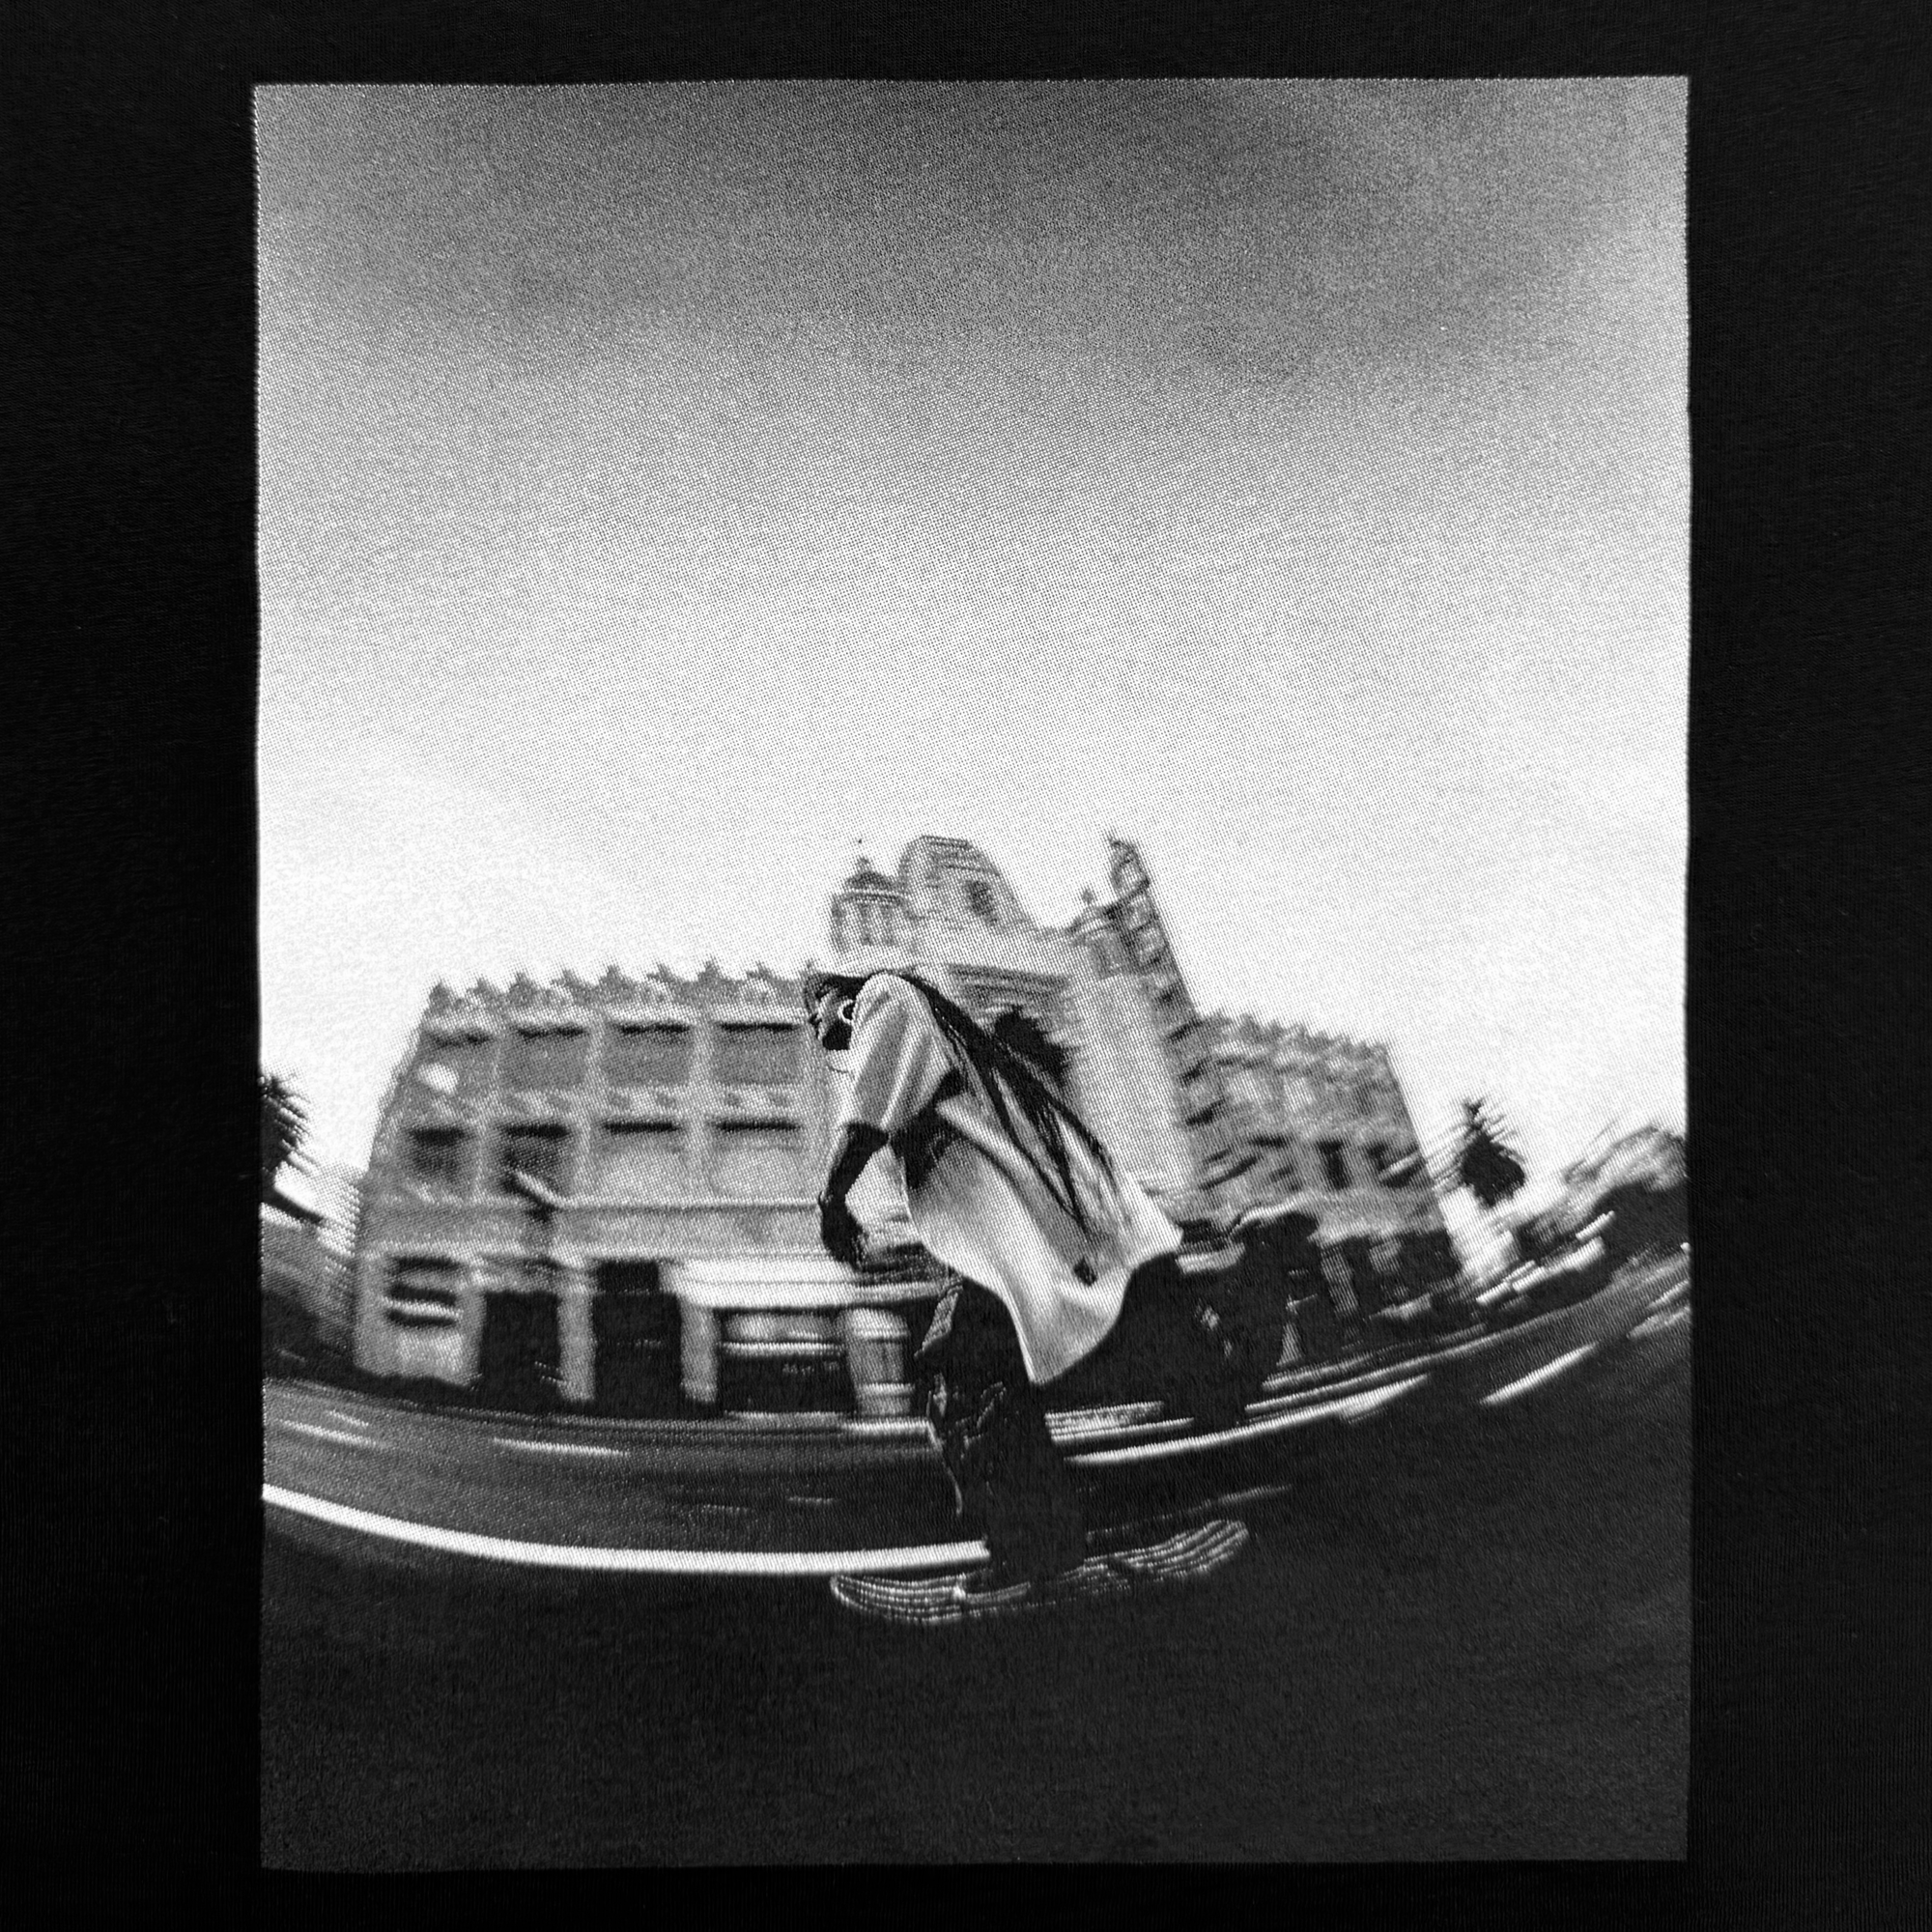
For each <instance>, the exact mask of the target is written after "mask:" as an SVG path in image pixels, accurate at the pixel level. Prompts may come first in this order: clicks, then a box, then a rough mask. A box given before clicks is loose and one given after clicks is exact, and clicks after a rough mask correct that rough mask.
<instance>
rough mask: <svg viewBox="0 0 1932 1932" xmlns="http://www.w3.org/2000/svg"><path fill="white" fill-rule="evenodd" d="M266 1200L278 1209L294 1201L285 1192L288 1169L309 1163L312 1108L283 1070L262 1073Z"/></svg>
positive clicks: (263, 1154) (264, 1198)
mask: <svg viewBox="0 0 1932 1932" xmlns="http://www.w3.org/2000/svg"><path fill="white" fill-rule="evenodd" d="M261 1092H262V1199H263V1201H264V1202H265V1203H267V1204H269V1205H270V1206H273V1207H276V1208H289V1207H290V1206H291V1205H292V1204H291V1203H290V1202H289V1200H288V1198H287V1197H286V1196H285V1195H284V1194H283V1193H282V1189H281V1179H282V1175H283V1173H284V1171H285V1170H288V1169H290V1168H293V1169H295V1170H297V1171H298V1172H299V1171H300V1170H301V1169H303V1168H305V1167H306V1166H307V1165H308V1156H307V1153H306V1151H305V1150H306V1146H307V1141H308V1108H307V1106H306V1105H305V1104H304V1103H303V1101H302V1097H301V1095H300V1094H298V1093H297V1092H296V1090H295V1087H294V1085H293V1084H292V1083H291V1082H289V1081H288V1080H285V1079H284V1078H283V1077H282V1076H281V1075H280V1074H279V1073H264V1074H262V1075H261Z"/></svg>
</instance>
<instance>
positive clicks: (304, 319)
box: [257, 79, 1690, 1168]
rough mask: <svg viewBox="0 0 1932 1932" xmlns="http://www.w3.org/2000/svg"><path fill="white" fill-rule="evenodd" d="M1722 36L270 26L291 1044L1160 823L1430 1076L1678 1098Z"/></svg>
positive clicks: (1246, 954) (1049, 858) (1518, 1101)
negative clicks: (1023, 34)
mask: <svg viewBox="0 0 1932 1932" xmlns="http://www.w3.org/2000/svg"><path fill="white" fill-rule="evenodd" d="M1684 114H1685V88H1684V85H1683V83H1682V82H1681V81H1677V80H1668V79H1666V80H1626V81H1574V82H1481V83H1460V82H1459V83H1441V84H1437V83H1418V82H1381V83H1377V82H1361V83H1346V84H1340V83H1328V82H1296V83H1281V82H1187V83H1147V82H1127V83H1118V84H1113V83H1109V84H1090V83H1059V84H1040V85H1031V84H1030V85H1015V86H1004V85H1003V86H976V87H933V86H923V85H918V86H915V85H902V84H901V85H891V84H886V85H873V84H860V83H850V84H846V83H840V84H836V85H826V84H822V83H811V84H798V85H721V86H708V85H707V86H682V87H640V88H540V89H522V88H488V89H467V88H435V89H415V88H369V89H364V88H293V89H292V88H271V89H266V90H263V91H262V92H260V93H259V94H258V95H257V123H258V136H259V153H260V224H261V395H260V410H261V480H262V499H261V547H260V559H261V574H262V599H263V639H262V700H261V751H260V781H261V804H262V819H261V822H262V899H261V940H262V999H263V1057H264V1061H265V1063H266V1064H267V1065H271V1066H274V1067H277V1068H280V1069H282V1070H285V1071H287V1072H289V1073H290V1074H292V1075H293V1076H294V1077H295V1079H296V1080H297V1081H298V1084H299V1085H300V1086H301V1087H302V1088H303V1089H304V1090H305V1091H306V1092H307V1094H309V1095H310V1098H311V1101H312V1103H313V1106H314V1111H315V1117H316V1129H317V1139H318V1149H319V1151H320V1152H321V1153H322V1154H323V1155H324V1156H325V1157H327V1158H332V1159H339V1160H344V1161H349V1162H359V1161H360V1160H362V1159H364V1158H366V1155H367V1151H368V1145H369V1137H370V1134H371V1131H372V1129H373V1126H374V1120H375V1110H376V1106H377V1103H378V1101H379V1099H380V1096H381V1094H382V1090H383V1087H384V1083H385V1081H386V1079H387V1077H388V1074H389V1072H390V1070H391V1067H392V1065H393V1064H394V1062H395V1060H396V1058H397V1056H398V1054H399V1053H400V1051H401V1049H402V1047H403V1045H404V1044H405V1042H406V1040H407V1037H408V1035H409V1032H410V1029H411V1027H412V1024H413V1021H414V1018H415V1015H416V1012H417V1011H418V1009H419V1008H420V1005H421V1002H422V999H423V996H424V994H425V993H426V992H427V990H428V988H429V986H430V984H431V982H432V981H433V980H436V979H437V978H439V977H442V978H447V979H449V980H452V981H453V982H454V981H458V980H464V981H467V980H469V979H470V978H473V977H474V976H475V975H477V974H479V973H485V974H489V975H490V976H492V977H493V978H496V979H497V980H499V981H500V980H505V979H507V978H508V977H509V976H510V975H511V974H513V973H514V972H515V971H517V970H518V969H519V968H525V969H527V970H528V971H530V972H531V973H533V974H537V975H545V974H548V973H551V972H554V971H555V970H556V969H557V968H559V967H562V966H566V965H567V966H570V967H572V968H574V969H575V970H577V971H580V972H582V973H584V974H586V975H591V976H594V975H595V974H596V973H598V972H601V971H602V970H603V968H604V967H605V966H606V965H607V964H609V963H611V961H613V960H614V961H616V962H618V963H620V964H622V965H624V966H625V967H626V968H627V969H629V970H633V971H635V970H639V969H641V968H643V967H646V966H648V965H649V964H650V963H652V962H653V961H654V960H656V959H660V958H662V959H664V960H665V961H666V962H667V963H669V964H671V965H674V966H681V967H685V968H689V967H691V966H694V965H696V963H698V962H700V961H701V960H702V959H703V958H704V957H705V956H707V955H715V956H716V957H717V958H718V959H719V960H720V961H721V963H723V964H724V965H725V966H726V967H732V968H741V967H745V966H749V965H750V964H752V963H753V962H754V961H756V960H766V961H769V962H770V963H772V964H773V965H777V966H789V967H795V966H796V965H797V963H798V962H799V961H800V960H801V959H802V958H803V957H804V956H805V955H807V954H808V953H810V952H819V953H822V952H824V950H825V901H826V898H827V896H828V895H829V894H830V892H831V891H832V889H833V887H834V885H835V884H836V883H837V881H838V878H839V877H840V876H842V874H843V873H844V872H845V871H846V870H847V869H849V867H850V864H851V859H852V852H853V840H854V838H858V837H863V838H865V839H866V841H867V852H868V854H869V855H870V856H871V857H872V858H874V859H875V860H876V861H878V862H879V863H881V864H883V865H885V866H887V867H891V866H892V865H893V864H894V863H895V860H896V858H897V854H898V852H899V849H900V847H901V846H902V844H903V843H904V842H905V840H907V839H908V838H912V837H914V836H915V835H917V834H918V833H921V832H928V831H930V832H941V833H946V834H950V835H954V836H960V837H965V838H973V839H975V840H977V841H978V842H979V843H980V844H981V845H983V846H984V847H985V849H986V850H987V851H988V852H989V853H990V854H991V855H992V856H993V858H994V859H995V860H996V862H998V863H999V864H1000V865H1001V866H1002V867H1004V868H1005V869H1006V871H1007V873H1008V875H1009V878H1010V879H1011V880H1012V882H1013V885H1014V888H1015V890H1016V891H1017V892H1018V893H1019V895H1020V897H1021V900H1022V902H1023V903H1024V904H1025V905H1026V906H1027V908H1028V909H1029V911H1030V912H1031V913H1032V914H1033V915H1034V917H1035V918H1037V919H1039V920H1041V921H1042V922H1048V923H1064V922H1065V920H1067V919H1068V918H1070V916H1071V914H1072V912H1073V910H1074V909H1075V906H1076V904H1077V900H1078V895H1079V891H1080V888H1081V887H1082V886H1083V885H1087V884H1093V885H1094V886H1096V887H1100V888H1104V884H1105V880H1104V864H1105V848H1104V835H1105V833H1106V831H1107V830H1108V828H1109V827H1110V826H1112V827H1119V828H1120V829H1121V830H1122V831H1123V832H1125V833H1127V834H1129V835H1130V836H1132V837H1134V838H1137V839H1138V840H1139V841H1140V842H1141V844H1142V846H1143V849H1144V851H1145V852H1146V854H1147V857H1148V860H1149V863H1150V866H1151V870H1152V872H1153V876H1154V883H1155V890H1156V894H1157V895H1158V896H1159V897H1160V898H1161V900H1162V901H1163V904H1164V907H1165V910H1166V911H1167V914H1168V918H1169V923H1170V924H1171V925H1172V927H1173V928H1174V930H1175V932H1176V934H1177V936H1178V945H1179V952H1180V956H1181V961H1182V964H1183V966H1184V967H1185V969H1186V970H1187V972H1188V975H1189V978H1190V980H1191V982H1192V984H1193V987H1194V989H1195V993H1196V997H1197V998H1198V999H1199V1001H1200V1002H1201V1004H1202V1005H1203V1006H1205V1007H1210V1008H1211V1007H1217V1006H1218V1007H1226V1008H1228V1009H1251V1010H1255V1011H1258V1012H1260V1013H1262V1014H1264V1015H1266V1016H1270V1017H1278V1018H1282V1019H1287V1020H1300V1021H1303V1022H1305V1023H1307V1024H1310V1025H1312V1026H1316V1027H1320V1028H1324V1029H1327V1030H1329V1031H1336V1032H1348V1033H1351V1034H1354V1035H1357V1036H1359V1037H1370V1038H1380V1039H1385V1040H1387V1041H1388V1042H1389V1043H1390V1045H1391V1048H1392V1050H1393V1052H1394V1054H1395V1057H1396V1062H1397V1065H1398V1068H1399V1070H1400V1071H1401V1072H1402V1073H1403V1075H1404V1077H1405V1080H1406V1085H1407V1088H1408V1091H1409V1095H1410V1100H1411V1105H1412V1107H1413V1109H1414V1111H1415V1114H1416V1118H1417V1125H1418V1127H1419V1128H1420V1130H1421V1131H1422V1133H1423V1135H1424V1138H1425V1140H1431V1139H1433V1138H1435V1136H1436V1135H1438V1134H1440V1133H1441V1132H1443V1131H1445V1130H1446V1129H1447V1128H1448V1126H1449V1125H1450V1124H1451V1122H1453V1119H1454V1117H1455V1112H1456V1105H1455V1103H1456V1101H1457V1099H1458V1098H1459V1096H1461V1095H1462V1094H1467V1093H1477V1092H1480V1093H1485V1094H1492V1095H1493V1096H1495V1097H1496V1098H1497V1099H1498V1100H1499V1101H1500V1102H1501V1104H1502V1106H1503V1107H1504V1109H1505V1111H1506V1112H1507V1114H1508V1116H1509V1118H1510V1119H1511V1121H1512V1122H1514V1123H1515V1125H1516V1126H1517V1128H1518V1129H1519V1131H1520V1135H1521V1137H1522V1141H1523V1144H1524V1147H1525V1151H1527V1152H1528V1154H1529V1155H1530V1157H1531V1165H1532V1167H1533V1168H1535V1167H1538V1166H1545V1167H1547V1166H1549V1165H1552V1164H1554V1163H1556V1162H1559V1161H1561V1160H1562V1159H1564V1158H1567V1157H1568V1156H1570V1155H1572V1154H1574V1153H1575V1152H1576V1151H1577V1149H1578V1148H1579V1147H1580V1146H1581V1145H1582V1143H1583V1142H1585V1141H1586V1140H1587V1139H1588V1138H1589V1137H1590V1135H1591V1134H1592V1133H1594V1132H1595V1131H1597V1130H1598V1129H1599V1128H1600V1127H1602V1126H1604V1125H1605V1123H1606V1122H1608V1121H1609V1120H1611V1119H1612V1118H1613V1117H1616V1116H1619V1115H1621V1116H1623V1117H1625V1118H1626V1119H1627V1120H1629V1121H1630V1122H1633V1123H1634V1122H1635V1121H1637V1120H1641V1119H1645V1118H1656V1119H1659V1120H1662V1121H1664V1122H1669V1123H1671V1124H1681V1123H1682V1121H1683V949H1684V923H1683V889H1684V860H1685V831H1686V810H1685V762H1684V760H1685V754H1684V743H1685V726H1686V686H1687V670H1688V661H1689V502H1690V473H1689V436H1688V421H1687V388H1686V364H1687V321H1686V301H1685V275H1684V201H1683V171H1684Z"/></svg>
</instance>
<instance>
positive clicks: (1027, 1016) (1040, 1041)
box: [986, 1007, 1066, 1094]
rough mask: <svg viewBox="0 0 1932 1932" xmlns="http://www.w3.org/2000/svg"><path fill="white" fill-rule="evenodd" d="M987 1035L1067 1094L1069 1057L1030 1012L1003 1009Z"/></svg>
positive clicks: (994, 1017) (1010, 1008) (995, 1015)
mask: <svg viewBox="0 0 1932 1932" xmlns="http://www.w3.org/2000/svg"><path fill="white" fill-rule="evenodd" d="M986 1031H987V1032H988V1033H989V1034H990V1035H991V1036H992V1037H994V1038H995V1039H996V1040H998V1041H999V1043H1000V1044H1001V1045H1002V1046H1004V1047H1006V1048H1008V1049H1009V1051H1011V1052H1013V1053H1017V1054H1018V1055H1019V1056H1020V1058H1021V1059H1023V1060H1028V1061H1031V1062H1032V1063H1033V1065H1036V1066H1037V1067H1038V1068H1039V1070H1040V1071H1041V1072H1042V1073H1044V1074H1045V1075H1046V1077H1047V1079H1048V1080H1050V1081H1051V1082H1052V1083H1053V1085H1054V1087H1055V1088H1056V1089H1057V1090H1058V1091H1059V1092H1060V1093H1062V1094H1065V1091H1066V1055H1065V1052H1064V1051H1063V1050H1062V1048H1061V1047H1060V1046H1059V1044H1058V1043H1057V1042H1056V1041H1055V1040H1054V1039H1053V1038H1052V1037H1051V1036H1050V1035H1049V1034H1048V1033H1047V1031H1046V1029H1045V1028H1044V1027H1043V1026H1041V1025H1040V1023H1039V1022H1038V1021H1037V1019H1035V1018H1034V1016H1033V1015H1032V1014H1031V1013H1030V1012H1027V1011H1025V1010H1024V1009H1022V1008H1019V1007H1005V1008H1002V1009H1001V1010H1000V1011H999V1012H997V1013H995V1014H994V1015H993V1023H992V1025H991V1026H989V1027H988V1028H987V1029H986Z"/></svg>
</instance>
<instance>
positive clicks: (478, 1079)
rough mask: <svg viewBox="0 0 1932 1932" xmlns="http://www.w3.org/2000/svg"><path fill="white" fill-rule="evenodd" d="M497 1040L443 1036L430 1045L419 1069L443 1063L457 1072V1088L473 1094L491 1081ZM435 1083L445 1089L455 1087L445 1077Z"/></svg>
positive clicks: (426, 1068)
mask: <svg viewBox="0 0 1932 1932" xmlns="http://www.w3.org/2000/svg"><path fill="white" fill-rule="evenodd" d="M495 1046H496V1041H495V1040H489V1039H440V1040H437V1041H436V1042H435V1043H434V1044H433V1045H431V1046H430V1048H429V1050H428V1051H427V1052H426V1053H424V1055H423V1057H422V1059H421V1061H420V1062H419V1063H418V1071H420V1072H428V1071H429V1069H430V1068H431V1067H435V1066H443V1067H447V1068H448V1069H449V1073H450V1074H453V1075H454V1076H455V1080H456V1085H455V1089H454V1091H455V1092H456V1093H458V1094H479V1093H482V1092H483V1091H484V1090H485V1089H487V1088H488V1087H489V1085H490V1063H491V1058H492V1053H493V1050H494V1048H495ZM430 1084H431V1085H440V1086H442V1087H443V1091H445V1092H448V1091H451V1090H450V1089H449V1088H448V1087H447V1085H446V1077H445V1081H442V1082H438V1081H432V1082H431V1083H430Z"/></svg>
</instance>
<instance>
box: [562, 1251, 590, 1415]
mask: <svg viewBox="0 0 1932 1932" xmlns="http://www.w3.org/2000/svg"><path fill="white" fill-rule="evenodd" d="M593 1293H595V1288H594V1285H593V1283H592V1280H591V1274H590V1267H589V1264H587V1263H585V1262H582V1261H564V1260H562V1259H561V1258H559V1260H558V1262H557V1267H556V1321H557V1341H558V1354H559V1356H560V1360H559V1362H558V1369H559V1372H560V1377H561V1379H562V1382H563V1399H564V1400H565V1401H566V1402H575V1403H588V1402H589V1401H590V1399H591V1397H592V1396H593V1395H594V1394H595V1393H596V1386H597V1385H596V1363H595V1359H594V1357H595V1353H596V1345H595V1342H594V1340H593V1337H592V1331H591V1325H590V1299H591V1296H592V1294H593Z"/></svg>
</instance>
